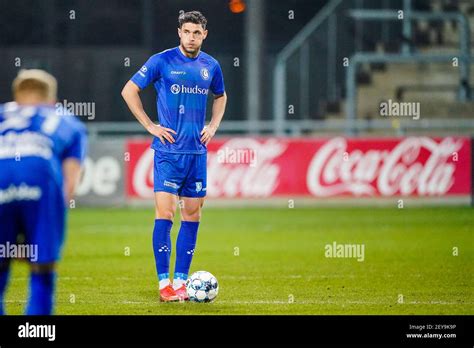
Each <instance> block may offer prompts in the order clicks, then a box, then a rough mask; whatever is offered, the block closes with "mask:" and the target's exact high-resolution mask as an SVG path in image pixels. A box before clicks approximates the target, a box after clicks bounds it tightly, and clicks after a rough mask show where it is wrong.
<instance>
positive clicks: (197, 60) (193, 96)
mask: <svg viewBox="0 0 474 348" xmlns="http://www.w3.org/2000/svg"><path fill="white" fill-rule="evenodd" d="M178 22H179V27H178V35H179V37H180V39H181V40H180V44H179V46H178V47H175V48H171V49H168V50H166V51H163V52H161V53H158V54H155V55H154V56H152V57H151V58H150V59H149V60H148V61H147V62H146V63H145V65H144V66H143V67H142V68H141V69H140V70H139V71H138V72H137V73H136V74H135V75H134V76H133V77H132V78H131V80H130V81H129V82H127V84H126V85H125V87H124V88H123V91H122V96H123V98H124V99H125V101H126V102H127V105H128V107H129V108H130V111H131V112H132V113H133V115H134V116H135V117H136V118H137V120H138V121H139V122H140V123H141V124H142V125H143V126H144V127H145V128H146V130H147V131H148V132H149V133H150V134H152V135H153V136H154V139H153V144H152V148H153V149H154V150H155V159H154V191H155V207H156V209H155V215H156V219H155V227H154V231H153V249H154V253H155V262H156V269H157V273H158V280H159V288H160V300H161V301H177V300H187V299H188V298H187V294H186V288H185V286H184V283H185V281H186V279H187V277H188V273H189V268H190V266H191V261H192V257H193V254H194V250H195V246H196V239H197V232H198V228H199V221H200V218H201V208H202V206H203V204H204V197H205V196H206V189H207V185H206V180H207V168H206V164H207V144H208V143H209V141H210V140H211V139H212V137H213V136H214V134H215V133H216V131H217V128H218V127H219V124H220V122H221V120H222V118H223V116H224V111H225V106H226V102H227V96H226V93H225V89H224V79H223V76H222V71H221V68H220V66H219V63H218V62H217V60H215V59H214V58H212V57H211V56H210V55H208V54H206V53H204V52H202V51H201V46H202V43H203V41H204V40H205V39H206V36H207V30H206V24H207V20H206V18H205V17H204V16H203V15H202V14H201V13H200V12H197V11H191V12H186V13H183V14H181V15H180V16H179V19H178ZM150 84H153V85H154V87H155V90H156V93H157V108H158V115H159V119H160V124H158V125H157V124H155V123H154V122H152V121H151V120H150V117H149V116H148V115H147V114H146V112H145V110H144V109H143V105H142V102H141V99H140V96H139V93H140V91H141V90H143V89H144V88H146V87H147V86H148V85H150ZM209 91H211V92H212V93H213V95H214V104H213V106H212V119H211V122H210V123H209V125H208V126H204V124H205V120H206V103H207V97H208V94H209ZM178 198H179V199H180V200H181V201H182V204H181V205H180V207H181V227H180V230H179V234H178V240H177V243H176V249H177V251H176V265H175V270H174V277H173V285H171V281H170V274H169V263H170V254H171V237H170V231H171V227H172V224H173V218H174V214H175V211H176V205H177V202H178Z"/></svg>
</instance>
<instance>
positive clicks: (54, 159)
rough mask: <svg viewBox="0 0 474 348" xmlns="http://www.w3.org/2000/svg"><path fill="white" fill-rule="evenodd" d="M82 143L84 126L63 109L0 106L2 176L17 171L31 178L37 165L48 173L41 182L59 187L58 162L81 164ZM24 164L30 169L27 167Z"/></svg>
mask: <svg viewBox="0 0 474 348" xmlns="http://www.w3.org/2000/svg"><path fill="white" fill-rule="evenodd" d="M85 143H86V127H85V126H84V125H83V124H82V123H81V122H80V121H79V120H78V119H77V118H76V117H74V116H73V115H71V114H68V113H67V112H66V111H65V110H61V109H57V108H55V107H54V106H49V105H43V106H19V105H18V104H16V103H13V102H12V103H7V104H4V105H0V166H1V168H2V172H3V173H5V172H6V171H10V172H12V173H13V172H15V171H21V172H27V173H28V172H29V173H31V174H32V175H34V172H35V170H37V168H36V167H34V165H36V164H37V163H39V162H41V163H43V165H44V166H46V167H48V170H49V173H50V175H49V176H48V178H43V179H45V180H46V179H48V180H52V181H53V182H54V183H56V184H57V185H62V182H63V175H62V167H61V164H62V162H63V161H64V160H65V159H66V158H75V159H77V160H78V161H79V162H82V161H83V160H84V157H85V153H86V146H85ZM24 159H29V160H30V161H23V160H24ZM32 159H35V161H31V160H32ZM28 163H32V166H33V167H31V168H30V167H28ZM60 187H62V186H60Z"/></svg>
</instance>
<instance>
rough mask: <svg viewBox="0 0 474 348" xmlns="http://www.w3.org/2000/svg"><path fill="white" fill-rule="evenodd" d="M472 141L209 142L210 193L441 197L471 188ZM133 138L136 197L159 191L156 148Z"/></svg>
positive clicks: (131, 176)
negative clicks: (155, 173) (155, 172)
mask: <svg viewBox="0 0 474 348" xmlns="http://www.w3.org/2000/svg"><path fill="white" fill-rule="evenodd" d="M470 142H471V140H470V139H469V138H464V137H444V138H433V137H425V136H417V137H406V138H344V137H335V138H328V139H313V138H297V139H295V138H274V137H271V138H250V137H233V138H226V139H215V140H213V141H212V142H211V143H210V144H209V151H208V159H207V161H208V164H207V168H208V178H207V194H208V196H209V197H222V198H234V197H235V198H239V197H240V198H252V197H274V196H295V195H298V196H308V197H311V196H313V197H322V198H326V197H339V196H352V197H360V196H362V197H390V196H412V197H416V196H419V197H439V196H446V195H469V194H470V192H471V165H472V164H471V145H470ZM149 144H150V143H149V142H146V141H129V142H128V143H127V151H128V152H129V154H130V161H129V162H127V168H126V173H127V176H126V188H127V196H128V197H129V198H151V197H152V196H153V156H154V153H153V150H152V149H150V146H149Z"/></svg>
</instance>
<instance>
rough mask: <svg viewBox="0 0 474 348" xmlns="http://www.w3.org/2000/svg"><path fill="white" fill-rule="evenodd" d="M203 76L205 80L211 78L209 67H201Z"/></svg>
mask: <svg viewBox="0 0 474 348" xmlns="http://www.w3.org/2000/svg"><path fill="white" fill-rule="evenodd" d="M201 77H202V78H203V80H206V81H207V80H209V70H207V68H202V69H201Z"/></svg>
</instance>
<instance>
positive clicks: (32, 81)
mask: <svg viewBox="0 0 474 348" xmlns="http://www.w3.org/2000/svg"><path fill="white" fill-rule="evenodd" d="M12 90H13V97H14V98H15V99H17V96H18V94H21V93H25V92H26V93H35V94H38V96H40V97H41V99H43V100H44V101H45V102H47V103H55V102H56V99H57V93H58V82H57V80H56V78H55V77H54V76H53V75H51V74H49V73H47V72H46V71H44V70H40V69H22V70H20V71H19V72H18V75H17V77H16V78H15V79H14V80H13V83H12Z"/></svg>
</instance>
